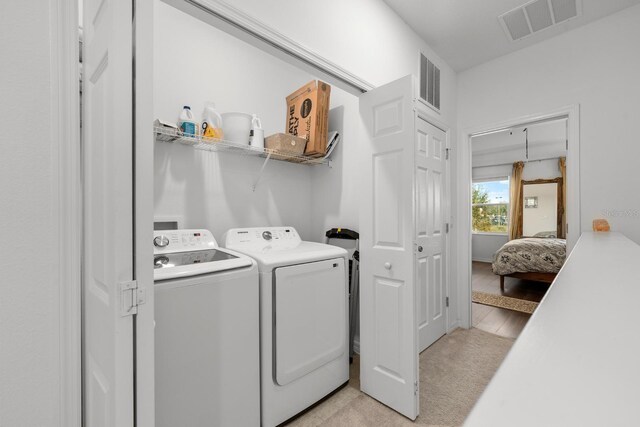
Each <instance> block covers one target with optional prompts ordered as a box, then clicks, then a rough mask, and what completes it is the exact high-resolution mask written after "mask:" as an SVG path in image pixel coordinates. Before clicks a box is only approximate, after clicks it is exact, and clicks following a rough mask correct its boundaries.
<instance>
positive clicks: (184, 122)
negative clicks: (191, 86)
mask: <svg viewBox="0 0 640 427" xmlns="http://www.w3.org/2000/svg"><path fill="white" fill-rule="evenodd" d="M180 130H181V131H182V133H183V134H184V135H186V136H196V135H198V123H196V120H195V118H194V117H193V112H192V111H191V107H189V106H188V105H185V106H184V107H183V108H182V112H181V113H180Z"/></svg>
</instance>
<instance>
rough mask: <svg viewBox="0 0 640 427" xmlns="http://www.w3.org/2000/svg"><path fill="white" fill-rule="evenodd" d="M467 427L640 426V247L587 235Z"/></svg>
mask: <svg viewBox="0 0 640 427" xmlns="http://www.w3.org/2000/svg"><path fill="white" fill-rule="evenodd" d="M465 426H466V427H469V426H473V427H475V426H487V427H500V426H505V427H506V426H508V427H513V426H518V427H521V426H535V427H540V426H545V427H547V426H562V427H566V426H580V427H585V426H598V427H601V426H640V246H639V245H637V244H636V243H634V242H632V241H631V240H629V239H627V238H626V237H624V236H623V235H622V234H620V233H584V234H582V237H581V238H580V240H579V241H578V243H577V245H576V247H575V249H574V250H573V252H572V253H571V254H570V256H569V258H568V260H567V261H566V263H565V265H564V267H563V268H562V270H561V271H560V273H559V274H558V277H557V278H556V280H555V282H554V284H553V285H552V286H551V288H550V289H549V292H547V295H546V296H545V297H544V299H543V300H542V303H541V304H540V306H539V307H538V309H537V310H536V311H535V313H534V314H533V316H532V317H531V319H530V320H529V322H528V324H527V326H526V327H525V328H524V330H523V331H522V333H521V335H520V337H519V338H518V339H517V340H516V342H515V344H514V345H513V348H512V349H511V351H510V352H509V354H508V355H507V357H506V359H505V360H504V362H503V363H502V365H501V366H500V368H499V369H498V371H497V373H496V375H495V376H494V378H493V380H492V381H491V383H490V384H489V386H488V387H487V389H486V390H485V392H484V393H483V395H482V396H481V397H480V400H479V401H478V403H477V404H476V406H475V407H474V409H473V411H472V412H471V414H470V415H469V417H468V418H467V420H466V422H465Z"/></svg>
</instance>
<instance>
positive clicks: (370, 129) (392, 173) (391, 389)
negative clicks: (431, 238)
mask: <svg viewBox="0 0 640 427" xmlns="http://www.w3.org/2000/svg"><path fill="white" fill-rule="evenodd" d="M413 85H414V84H413V78H412V77H411V76H407V77H405V78H402V79H400V80H397V81H395V82H392V83H390V84H388V85H385V86H382V87H379V88H376V89H374V90H372V91H370V92H367V93H365V94H363V95H362V96H361V98H360V114H361V116H362V119H363V122H364V125H365V128H366V133H367V136H368V138H367V139H366V141H365V147H364V151H363V164H362V173H363V176H362V178H363V186H362V200H361V204H362V207H361V209H360V212H361V215H360V228H361V232H360V251H361V256H360V259H361V267H360V271H361V279H360V306H361V307H360V380H361V387H362V391H363V392H365V393H367V394H368V395H370V396H371V397H373V398H375V399H377V400H379V401H380V402H382V403H384V404H385V405H387V406H389V407H391V408H393V409H395V410H396V411H398V412H399V413H401V414H403V415H405V416H407V417H408V418H410V419H415V418H416V417H417V416H418V413H419V405H418V344H417V317H416V304H415V302H416V299H415V296H416V295H415V294H416V289H415V282H414V271H415V269H414V261H415V257H414V241H413V240H414V223H413V213H414V172H413V171H414V167H413V164H414V161H413V157H414V148H413V146H414V143H413V141H414V102H413V99H414V86H413Z"/></svg>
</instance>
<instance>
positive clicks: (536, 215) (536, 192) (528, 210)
mask: <svg viewBox="0 0 640 427" xmlns="http://www.w3.org/2000/svg"><path fill="white" fill-rule="evenodd" d="M520 194H521V203H520V209H521V215H520V218H521V221H522V228H521V230H522V235H523V237H563V233H562V206H563V203H562V178H555V179H538V180H535V181H522V191H521V192H520Z"/></svg>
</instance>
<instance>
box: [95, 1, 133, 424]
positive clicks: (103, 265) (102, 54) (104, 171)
mask: <svg viewBox="0 0 640 427" xmlns="http://www.w3.org/2000/svg"><path fill="white" fill-rule="evenodd" d="M131 19H132V4H131V2H130V1H125V0H118V1H104V0H85V1H84V17H83V22H84V54H83V59H84V67H85V69H84V70H85V71H84V86H83V156H84V160H83V166H84V263H83V267H84V269H83V270H84V271H83V290H84V292H83V298H84V300H83V308H84V310H83V322H84V324H83V340H84V346H83V362H84V366H83V381H84V399H83V405H84V422H83V425H86V426H91V427H102V426H113V427H116V426H117V427H127V426H132V425H133V414H134V403H133V402H134V399H133V317H132V316H131V315H128V316H127V315H123V313H122V311H123V309H124V308H125V307H126V305H127V304H128V303H129V302H130V300H127V299H126V298H122V297H121V292H120V287H121V285H122V284H125V283H127V282H130V281H131V280H132V277H133V276H132V275H133V243H132V234H133V227H132V224H133V215H132V213H133V207H132V186H133V175H132V170H133V168H132V163H131V162H132V71H131V67H132V42H131V38H132V29H131ZM132 294H133V292H132V291H128V292H126V293H125V295H128V296H129V297H131V296H132Z"/></svg>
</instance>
